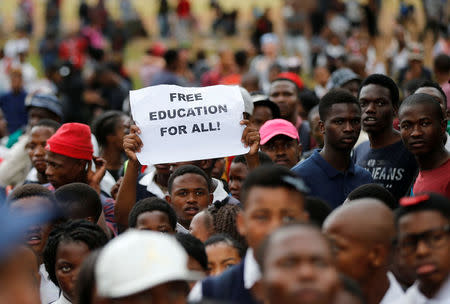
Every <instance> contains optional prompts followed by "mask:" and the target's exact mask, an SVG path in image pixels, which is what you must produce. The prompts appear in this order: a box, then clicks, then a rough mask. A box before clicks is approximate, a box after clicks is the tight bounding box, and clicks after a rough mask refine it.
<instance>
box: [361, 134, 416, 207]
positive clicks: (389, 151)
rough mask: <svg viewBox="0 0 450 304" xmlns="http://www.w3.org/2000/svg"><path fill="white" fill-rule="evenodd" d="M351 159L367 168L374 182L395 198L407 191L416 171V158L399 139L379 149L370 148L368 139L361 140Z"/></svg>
mask: <svg viewBox="0 0 450 304" xmlns="http://www.w3.org/2000/svg"><path fill="white" fill-rule="evenodd" d="M353 160H354V161H355V164H357V165H359V166H361V167H363V168H365V169H366V170H368V171H369V172H370V173H371V174H372V178H373V180H374V182H375V183H377V184H380V185H382V186H384V188H386V189H387V190H389V191H390V192H391V193H392V194H393V195H394V197H395V198H396V200H399V199H400V198H401V197H403V196H405V195H406V194H407V193H408V189H409V188H410V186H411V183H412V181H413V179H414V176H415V175H416V172H417V162H416V159H415V158H414V155H413V154H412V153H411V152H409V151H408V149H406V148H405V146H404V145H403V142H402V141H401V140H399V141H398V142H396V143H394V144H392V145H389V146H387V147H383V148H379V149H372V148H371V147H370V142H369V141H366V142H363V143H362V144H360V145H359V146H358V147H356V148H355V150H354V151H353Z"/></svg>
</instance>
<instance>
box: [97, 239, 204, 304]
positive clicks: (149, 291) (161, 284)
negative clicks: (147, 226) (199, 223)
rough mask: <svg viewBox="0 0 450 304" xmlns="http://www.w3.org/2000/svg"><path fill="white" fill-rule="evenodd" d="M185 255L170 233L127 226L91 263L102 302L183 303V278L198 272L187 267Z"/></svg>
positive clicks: (186, 278) (188, 277)
mask: <svg viewBox="0 0 450 304" xmlns="http://www.w3.org/2000/svg"><path fill="white" fill-rule="evenodd" d="M187 261H188V256H187V254H186V252H185V251H184V249H183V247H181V245H180V244H178V242H177V241H176V240H175V238H173V237H172V236H169V235H165V234H162V233H157V232H153V231H137V230H131V231H128V232H125V233H123V234H122V235H120V236H119V237H117V238H115V239H114V240H112V241H111V242H109V243H108V244H107V245H106V246H105V247H104V248H103V249H102V251H101V253H100V255H99V257H98V261H97V264H96V267H95V279H96V282H97V294H98V296H99V297H101V298H102V299H101V303H102V304H109V303H117V304H122V303H123V304H138V303H152V304H153V303H164V304H182V303H186V301H187V300H186V298H187V294H188V292H189V287H188V284H187V281H191V280H197V279H199V277H200V275H199V274H198V273H196V272H192V271H189V270H188V268H187Z"/></svg>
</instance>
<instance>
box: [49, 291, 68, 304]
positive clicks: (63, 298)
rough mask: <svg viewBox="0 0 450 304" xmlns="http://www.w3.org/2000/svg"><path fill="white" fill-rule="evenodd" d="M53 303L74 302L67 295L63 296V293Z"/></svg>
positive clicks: (65, 303) (64, 303)
mask: <svg viewBox="0 0 450 304" xmlns="http://www.w3.org/2000/svg"><path fill="white" fill-rule="evenodd" d="M52 304H72V302H70V301H69V300H68V299H66V297H65V296H63V294H62V293H61V295H60V296H59V299H58V300H56V301H55V302H53V303H52Z"/></svg>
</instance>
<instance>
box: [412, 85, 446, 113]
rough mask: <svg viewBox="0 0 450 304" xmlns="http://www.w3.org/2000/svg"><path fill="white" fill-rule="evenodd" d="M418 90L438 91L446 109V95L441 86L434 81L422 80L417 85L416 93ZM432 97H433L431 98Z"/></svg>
mask: <svg viewBox="0 0 450 304" xmlns="http://www.w3.org/2000/svg"><path fill="white" fill-rule="evenodd" d="M420 88H435V89H436V90H438V91H439V93H441V95H442V100H443V101H444V107H445V108H446V109H447V94H445V92H444V90H443V89H442V88H441V86H440V85H439V84H438V83H437V82H434V81H431V80H424V81H422V82H421V83H420V84H419V87H418V88H417V89H416V91H417V90H418V89H420ZM433 97H434V96H433Z"/></svg>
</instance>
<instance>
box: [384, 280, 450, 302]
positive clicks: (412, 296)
mask: <svg viewBox="0 0 450 304" xmlns="http://www.w3.org/2000/svg"><path fill="white" fill-rule="evenodd" d="M391 303H392V304H450V275H448V276H447V279H446V280H445V282H444V283H443V284H442V286H441V288H440V289H439V291H438V292H437V293H436V295H435V296H434V297H433V298H431V299H429V298H427V297H426V296H425V295H423V294H422V293H421V292H420V290H419V284H418V282H416V283H414V285H413V286H411V287H410V288H408V290H407V291H406V293H405V295H404V296H403V297H402V298H401V299H400V300H398V301H395V302H391Z"/></svg>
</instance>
